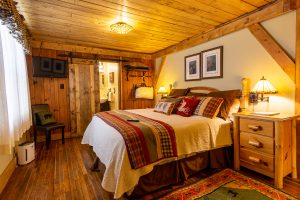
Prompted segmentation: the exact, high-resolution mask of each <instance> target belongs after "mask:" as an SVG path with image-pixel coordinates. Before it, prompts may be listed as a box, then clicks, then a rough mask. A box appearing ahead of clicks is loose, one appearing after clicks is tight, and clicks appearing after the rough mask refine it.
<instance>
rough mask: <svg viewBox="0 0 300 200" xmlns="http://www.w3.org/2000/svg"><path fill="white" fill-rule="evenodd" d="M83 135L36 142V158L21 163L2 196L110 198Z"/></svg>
mask: <svg viewBox="0 0 300 200" xmlns="http://www.w3.org/2000/svg"><path fill="white" fill-rule="evenodd" d="M80 141H81V139H80V138H73V139H66V141H65V144H64V145H62V144H61V141H60V140H57V141H51V144H50V149H49V150H46V148H45V143H39V144H38V145H37V148H36V149H37V153H36V155H37V158H36V159H35V160H34V161H33V162H32V163H30V164H28V165H25V166H19V167H18V168H17V169H16V170H15V172H14V173H13V175H12V177H11V178H10V180H9V183H8V184H7V186H6V188H5V189H4V191H3V193H2V194H1V196H0V199H24V200H25V199H111V198H112V197H111V196H110V195H109V194H108V193H107V192H105V191H103V189H102V188H101V185H100V184H101V183H100V180H101V179H102V176H101V175H102V174H103V173H102V172H92V171H90V170H89V166H91V165H92V162H93V158H94V155H93V154H92V150H90V148H89V147H88V146H87V145H81V144H80Z"/></svg>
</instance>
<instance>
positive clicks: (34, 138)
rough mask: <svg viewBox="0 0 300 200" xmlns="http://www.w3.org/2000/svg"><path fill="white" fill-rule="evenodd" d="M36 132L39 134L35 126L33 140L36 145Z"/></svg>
mask: <svg viewBox="0 0 300 200" xmlns="http://www.w3.org/2000/svg"><path fill="white" fill-rule="evenodd" d="M36 134H37V131H36V129H35V128H33V140H34V145H36Z"/></svg>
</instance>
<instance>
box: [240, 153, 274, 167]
mask: <svg viewBox="0 0 300 200" xmlns="http://www.w3.org/2000/svg"><path fill="white" fill-rule="evenodd" d="M240 159H241V161H244V162H246V163H248V164H250V165H251V167H250V168H251V169H253V170H256V169H257V168H258V169H263V170H266V171H269V172H274V156H269V155H266V154H264V153H258V152H255V151H252V150H249V149H245V148H241V149H240ZM247 167H249V166H247Z"/></svg>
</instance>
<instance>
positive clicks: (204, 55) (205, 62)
mask: <svg viewBox="0 0 300 200" xmlns="http://www.w3.org/2000/svg"><path fill="white" fill-rule="evenodd" d="M184 72H185V81H195V80H201V79H212V78H222V77H223V46H219V47H215V48H212V49H208V50H205V51H202V52H201V53H198V54H193V55H190V56H186V57H185V62H184Z"/></svg>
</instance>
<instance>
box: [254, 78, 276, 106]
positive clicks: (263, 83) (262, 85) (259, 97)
mask: <svg viewBox="0 0 300 200" xmlns="http://www.w3.org/2000/svg"><path fill="white" fill-rule="evenodd" d="M277 92H278V91H277V90H276V89H275V88H274V87H273V86H272V84H271V83H270V82H269V81H268V80H267V79H265V77H262V78H261V79H260V80H259V81H258V82H257V83H256V85H255V86H254V88H253V89H252V90H251V92H250V93H251V94H250V101H251V102H252V103H257V102H258V101H262V102H269V97H265V96H264V94H276V93H277Z"/></svg>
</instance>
